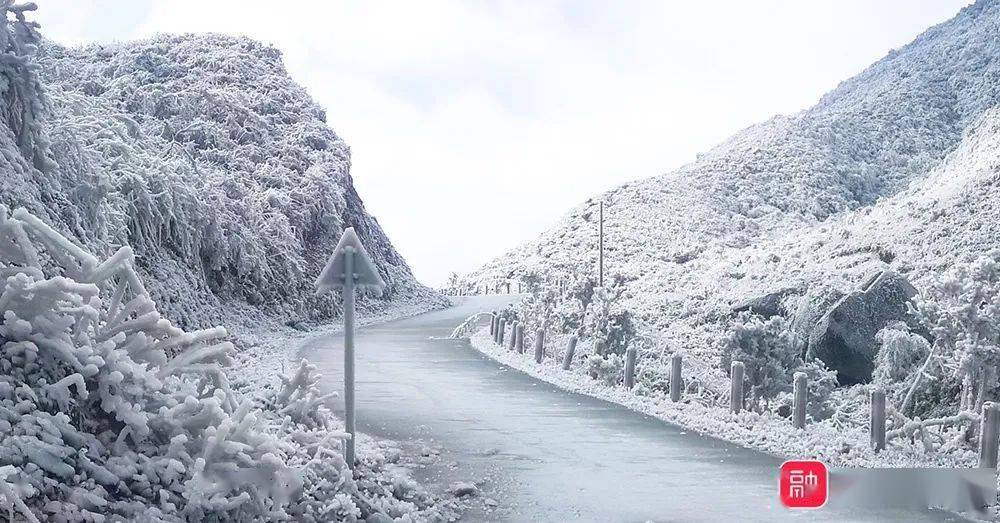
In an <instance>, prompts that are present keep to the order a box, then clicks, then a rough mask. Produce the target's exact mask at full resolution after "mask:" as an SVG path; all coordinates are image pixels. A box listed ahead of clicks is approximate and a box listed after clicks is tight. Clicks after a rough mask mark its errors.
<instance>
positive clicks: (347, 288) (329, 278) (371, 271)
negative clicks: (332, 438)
mask: <svg viewBox="0 0 1000 523" xmlns="http://www.w3.org/2000/svg"><path fill="white" fill-rule="evenodd" d="M358 288H368V289H383V288H385V281H383V280H382V277H381V276H380V275H379V273H378V267H376V266H375V263H374V262H373V261H372V258H371V256H369V255H368V251H367V250H365V247H364V245H362V244H361V239H360V238H358V235H357V233H355V232H354V228H353V227H348V228H347V229H344V235H343V236H341V237H340V241H339V242H337V247H336V248H335V249H334V250H333V254H331V255H330V259H329V260H328V261H327V262H326V266H325V267H324V268H323V271H322V272H320V274H319V277H318V278H316V294H317V295H323V294H326V293H327V292H330V291H331V290H333V289H340V290H341V291H342V295H343V303H344V430H345V431H347V433H348V434H349V435H350V439H348V440H347V441H345V442H344V459H345V460H346V461H347V466H348V467H350V468H351V469H352V470H353V469H354V461H355V459H356V455H357V454H356V452H355V451H356V448H357V444H356V440H357V430H356V429H355V422H354V293H355V292H356V290H357V289H358Z"/></svg>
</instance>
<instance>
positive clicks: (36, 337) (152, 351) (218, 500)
mask: <svg viewBox="0 0 1000 523" xmlns="http://www.w3.org/2000/svg"><path fill="white" fill-rule="evenodd" d="M132 263H133V261H132V254H131V251H130V250H129V249H128V248H122V249H120V250H119V251H118V253H116V254H115V255H114V256H112V257H111V258H109V259H108V260H106V261H104V262H99V261H98V259H97V258H95V257H94V256H92V255H91V254H90V253H88V252H86V251H85V250H83V249H81V248H79V247H78V246H76V245H74V244H73V243H71V242H70V241H69V240H67V239H66V238H64V237H62V236H61V235H60V234H58V233H56V232H55V231H54V230H52V229H50V228H49V227H48V226H46V225H45V224H44V223H42V222H41V221H40V220H38V219H37V218H35V217H34V216H32V215H30V214H28V213H26V212H24V211H23V210H19V211H15V212H14V214H13V216H11V217H8V216H7V210H6V209H5V208H3V207H0V276H2V277H3V278H4V282H3V285H4V286H3V289H2V294H0V315H2V317H3V323H2V325H0V341H2V346H0V350H2V353H0V370H2V372H3V378H2V379H0V405H2V406H3V407H4V408H3V409H0V417H2V418H3V420H4V424H5V427H4V428H5V430H4V434H3V442H2V447H3V449H4V451H3V452H2V454H0V466H11V467H13V468H14V471H13V472H12V473H10V474H8V475H7V478H8V481H9V480H11V479H14V480H15V481H16V482H18V483H19V484H21V485H24V486H25V487H23V490H25V491H28V492H32V493H33V494H32V496H31V497H28V498H27V499H25V500H23V501H24V503H25V504H26V506H28V507H30V508H31V509H32V510H33V511H35V512H37V513H48V514H49V515H50V517H55V518H58V517H62V516H61V514H63V513H66V512H69V513H73V514H76V515H77V516H74V517H81V518H91V517H94V516H95V515H98V514H106V513H112V514H119V515H122V516H125V517H129V516H135V515H137V514H136V512H135V510H137V508H136V507H138V506H156V507H160V508H161V509H163V510H164V511H165V512H167V513H177V514H184V515H186V516H189V517H194V518H196V519H205V518H209V517H211V518H223V517H254V516H256V517H283V516H285V515H286V514H285V512H284V507H285V506H286V505H287V503H288V501H289V499H290V497H291V495H292V493H293V492H294V491H295V490H296V489H297V488H298V487H299V486H300V485H301V480H300V479H299V473H298V472H297V471H296V470H294V469H292V468H291V467H289V466H287V465H286V464H285V462H284V455H285V453H284V451H283V449H282V448H281V446H280V445H279V442H278V440H277V439H276V438H275V437H274V436H273V435H271V434H268V433H267V432H266V431H264V429H263V427H262V426H261V424H260V418H259V414H258V413H257V412H255V411H254V409H252V407H251V403H250V402H249V401H248V400H243V399H240V398H238V397H237V396H235V395H233V394H232V393H231V391H230V390H229V386H228V381H227V379H226V377H225V374H224V373H223V372H222V367H223V366H224V365H226V364H227V363H228V362H229V353H230V352H231V350H232V348H233V347H232V344H231V343H230V342H228V341H225V338H226V336H227V334H226V331H225V329H222V328H214V329H207V330H202V331H197V332H184V331H182V330H181V329H179V328H177V327H174V326H173V325H171V324H170V322H169V321H167V320H166V319H164V318H162V317H161V316H160V315H159V313H158V312H157V311H156V308H155V306H154V304H153V302H152V300H150V298H149V296H148V294H147V293H146V291H145V287H144V286H143V284H142V282H141V280H140V279H139V278H138V276H137V274H136V272H135V269H134V268H133V265H132ZM8 470H9V469H8ZM29 487H30V488H29ZM123 493H127V494H123ZM7 502H8V503H16V502H15V500H12V499H8V500H7Z"/></svg>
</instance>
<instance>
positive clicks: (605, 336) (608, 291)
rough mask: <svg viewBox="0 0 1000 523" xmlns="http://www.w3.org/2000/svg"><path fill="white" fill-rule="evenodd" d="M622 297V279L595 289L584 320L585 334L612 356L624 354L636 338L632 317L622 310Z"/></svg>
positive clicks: (623, 291) (623, 288)
mask: <svg viewBox="0 0 1000 523" xmlns="http://www.w3.org/2000/svg"><path fill="white" fill-rule="evenodd" d="M624 293H625V285H624V281H623V279H622V278H621V277H615V278H614V279H613V280H612V282H611V284H610V285H607V286H605V287H596V288H594V294H593V301H592V303H590V305H589V306H588V307H587V312H586V316H585V318H584V331H585V334H587V335H588V336H590V337H591V338H593V339H594V341H595V343H601V344H603V346H604V347H605V349H606V350H607V351H608V352H611V353H614V354H624V353H625V350H626V349H627V348H628V344H629V343H630V342H631V341H632V339H633V338H634V337H635V335H636V327H635V324H634V322H633V319H632V314H631V313H630V312H629V311H628V310H627V309H624V308H622V306H621V300H622V297H623V295H624Z"/></svg>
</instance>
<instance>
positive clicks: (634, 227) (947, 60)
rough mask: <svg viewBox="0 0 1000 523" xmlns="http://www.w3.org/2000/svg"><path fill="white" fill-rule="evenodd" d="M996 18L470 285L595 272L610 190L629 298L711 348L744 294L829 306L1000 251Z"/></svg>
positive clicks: (992, 12)
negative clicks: (882, 275)
mask: <svg viewBox="0 0 1000 523" xmlns="http://www.w3.org/2000/svg"><path fill="white" fill-rule="evenodd" d="M998 32H1000V2H998V1H997V0H980V1H978V2H976V3H975V4H974V5H972V6H969V7H967V8H965V9H963V10H962V11H961V12H960V13H959V14H958V15H957V16H956V17H955V18H953V19H952V20H950V21H948V22H946V23H943V24H940V25H938V26H936V27H933V28H931V29H929V30H928V31H926V32H925V33H924V34H922V35H921V36H920V37H918V38H917V39H916V40H915V41H914V42H912V43H911V44H909V45H907V46H905V47H903V48H902V49H899V50H896V51H893V52H891V53H890V54H889V55H888V56H886V57H885V58H883V59H882V60H880V61H878V62H877V63H875V64H873V65H872V66H870V67H869V68H868V69H866V70H865V71H863V72H862V73H861V74H859V75H857V76H856V77H854V78H851V79H850V80H847V81H845V82H843V83H842V84H841V85H840V86H838V87H837V88H836V89H835V90H833V91H831V92H830V93H828V94H827V95H825V96H824V97H823V98H822V99H821V100H820V101H819V103H817V104H816V105H815V106H814V107H811V108H809V109H807V110H805V111H802V112H801V113H799V114H796V115H793V116H778V117H775V118H772V119H771V120H769V121H767V122H764V123H761V124H758V125H755V126H753V127H750V128H748V129H746V130H744V131H742V132H740V133H738V134H737V135H736V136H734V137H733V138H731V139H730V140H728V141H727V142H725V143H723V144H721V145H719V146H718V147H716V148H715V149H713V150H711V151H709V152H707V153H705V154H703V155H700V156H699V158H698V160H697V161H695V162H694V163H692V164H690V165H687V166H684V167H682V168H681V169H678V170H677V171H675V172H671V173H668V174H665V175H661V176H657V177H653V178H648V179H644V180H641V181H637V182H634V183H628V184H625V185H623V186H621V187H618V188H616V189H614V190H611V191H609V192H608V193H605V194H602V195H599V196H596V197H595V198H593V199H591V200H588V201H587V202H586V203H584V204H582V205H580V206H579V207H577V208H575V209H573V210H571V211H570V212H569V214H568V215H567V216H566V217H565V218H564V219H563V220H562V221H561V222H559V223H558V224H556V225H555V226H554V227H552V228H551V229H550V230H548V231H547V232H545V233H544V234H542V235H541V236H540V237H539V238H537V239H535V240H533V241H530V242H528V243H526V244H524V245H522V246H520V247H518V248H516V249H514V250H512V251H511V252H509V253H507V254H506V255H504V256H502V257H500V258H498V259H496V260H493V261H492V262H490V263H488V264H487V265H486V266H484V267H483V268H482V269H480V270H478V271H476V272H475V273H473V274H471V275H470V276H469V277H468V278H467V280H466V283H467V284H468V285H469V286H471V285H474V284H491V285H494V284H495V282H497V281H498V280H506V279H515V280H516V279H520V278H522V277H524V276H525V275H528V274H537V275H541V276H542V277H544V278H549V279H563V278H567V277H568V276H569V275H570V274H571V273H573V272H574V271H580V270H581V269H582V270H584V271H586V272H590V273H591V274H593V273H596V267H597V205H598V201H603V202H604V205H605V210H604V214H605V242H606V243H605V246H606V260H605V267H606V270H607V273H608V274H611V275H618V276H620V277H621V278H622V279H623V280H624V282H625V286H626V291H625V294H624V296H623V302H622V307H625V308H628V309H630V310H632V311H633V312H634V313H635V314H636V315H637V316H638V317H639V319H640V321H642V322H643V323H644V324H645V325H646V326H647V327H649V329H650V330H652V331H657V332H663V333H665V335H666V337H667V338H668V340H669V342H670V344H671V345H672V346H673V347H675V348H682V349H685V350H687V351H689V352H693V353H696V354H697V353H708V354H711V355H712V356H713V357H714V355H715V350H716V349H715V344H714V342H715V340H717V338H718V337H719V335H720V331H721V330H722V324H723V318H725V317H726V316H728V314H729V311H730V309H731V307H732V305H733V304H736V303H739V302H742V301H744V300H746V299H749V298H754V297H759V296H763V295H766V294H768V293H774V292H781V291H785V292H784V294H782V295H781V298H782V299H784V300H785V302H786V303H785V304H784V305H785V306H786V307H787V308H788V309H792V310H795V309H797V308H800V307H806V308H808V306H810V304H812V305H813V306H816V307H818V308H820V309H822V306H823V305H829V303H830V302H831V301H832V300H833V299H836V298H837V297H839V296H842V295H843V294H844V293H846V292H848V291H849V290H851V289H853V288H856V287H857V286H858V285H859V284H860V283H861V282H863V281H865V280H866V279H868V278H870V277H871V276H873V275H875V274H878V272H879V271H881V270H883V269H885V268H889V267H891V268H893V269H894V270H896V271H898V272H900V273H902V274H903V275H905V276H906V277H907V278H909V279H910V280H911V281H912V282H914V284H915V285H916V286H917V287H918V288H919V287H920V281H921V280H922V279H923V278H926V277H927V276H928V275H929V274H931V273H932V272H933V271H937V270H940V269H941V268H943V267H945V266H947V265H948V264H950V263H954V262H957V261H960V260H967V259H968V258H970V257H972V256H973V255H975V254H978V253H981V252H983V251H984V250H988V249H989V248H991V247H1000V237H998V232H997V228H998V226H997V224H996V216H997V214H996V212H997V210H998V206H997V205H998V204H997V201H996V200H997V198H1000V197H998V196H997V184H998V181H997V174H996V173H997V164H996V153H995V148H991V147H992V145H991V143H994V142H995V140H997V139H998V138H997V135H996V126H997V113H996V112H993V111H990V109H991V108H992V107H994V106H995V105H996V104H997V103H998V102H1000V39H998V38H997V34H998ZM949 153H950V154H951V155H950V156H948V155H949ZM946 157H947V159H946ZM636 174H640V173H636ZM820 312H822V311H820ZM807 316H808V314H807ZM813 319H815V318H813ZM708 354H706V355H708Z"/></svg>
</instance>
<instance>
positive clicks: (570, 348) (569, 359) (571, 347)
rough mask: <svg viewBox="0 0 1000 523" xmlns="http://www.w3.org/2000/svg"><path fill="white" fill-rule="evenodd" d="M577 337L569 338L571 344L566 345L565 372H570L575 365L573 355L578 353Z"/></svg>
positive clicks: (563, 365) (563, 366) (563, 367)
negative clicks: (571, 366) (570, 368)
mask: <svg viewBox="0 0 1000 523" xmlns="http://www.w3.org/2000/svg"><path fill="white" fill-rule="evenodd" d="M576 342H577V338H576V336H570V337H569V344H568V345H566V355H565V356H563V364H562V369H563V370H569V367H570V365H572V364H573V354H574V353H575V352H576Z"/></svg>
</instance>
